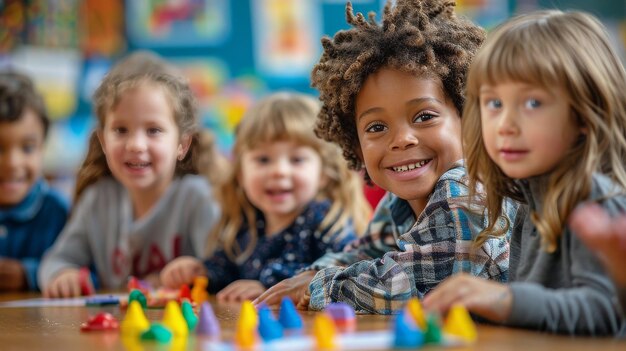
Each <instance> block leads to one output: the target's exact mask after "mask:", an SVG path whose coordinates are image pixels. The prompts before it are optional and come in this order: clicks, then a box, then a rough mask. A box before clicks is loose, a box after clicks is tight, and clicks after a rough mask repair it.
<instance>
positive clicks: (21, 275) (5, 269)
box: [0, 258, 26, 291]
mask: <svg viewBox="0 0 626 351" xmlns="http://www.w3.org/2000/svg"><path fill="white" fill-rule="evenodd" d="M24 288H26V272H25V271H24V266H22V263H21V262H20V261H18V260H14V259H10V258H0V291H19V290H24Z"/></svg>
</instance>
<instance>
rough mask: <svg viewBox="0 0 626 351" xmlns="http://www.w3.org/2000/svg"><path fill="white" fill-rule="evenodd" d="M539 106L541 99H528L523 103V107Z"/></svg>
mask: <svg viewBox="0 0 626 351" xmlns="http://www.w3.org/2000/svg"><path fill="white" fill-rule="evenodd" d="M539 106H541V101H539V100H537V99H528V100H526V102H525V103H524V107H526V108H527V109H529V110H532V109H536V108H538V107H539Z"/></svg>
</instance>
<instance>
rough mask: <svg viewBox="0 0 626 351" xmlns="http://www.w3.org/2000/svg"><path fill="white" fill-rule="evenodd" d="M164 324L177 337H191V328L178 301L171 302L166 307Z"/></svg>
mask: <svg viewBox="0 0 626 351" xmlns="http://www.w3.org/2000/svg"><path fill="white" fill-rule="evenodd" d="M162 323H163V325H164V326H166V327H167V328H169V330H170V331H171V332H172V334H174V336H175V337H187V335H189V327H187V322H186V321H185V318H184V317H183V314H182V313H181V311H180V307H179V306H178V303H176V301H174V300H171V301H169V302H168V303H167V304H166V305H165V311H164V312H163V320H162Z"/></svg>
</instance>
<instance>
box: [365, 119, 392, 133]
mask: <svg viewBox="0 0 626 351" xmlns="http://www.w3.org/2000/svg"><path fill="white" fill-rule="evenodd" d="M385 130H387V127H386V126H385V125H384V124H382V123H379V122H374V123H370V124H369V125H368V126H367V127H365V131H366V132H367V133H378V132H384V131H385Z"/></svg>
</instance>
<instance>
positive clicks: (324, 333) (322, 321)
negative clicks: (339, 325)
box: [313, 313, 337, 350]
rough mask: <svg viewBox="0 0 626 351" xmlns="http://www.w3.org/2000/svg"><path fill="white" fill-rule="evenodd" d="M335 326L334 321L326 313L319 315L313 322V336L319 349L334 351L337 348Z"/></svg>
mask: <svg viewBox="0 0 626 351" xmlns="http://www.w3.org/2000/svg"><path fill="white" fill-rule="evenodd" d="M336 334H337V331H336V330H335V324H334V323H333V319H332V318H331V317H330V316H329V315H328V314H326V313H319V314H318V315H317V316H315V321H314V322H313V336H314V337H315V344H316V345H317V348H318V349H322V350H332V349H334V348H336V347H337V345H336V343H335V335H336Z"/></svg>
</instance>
